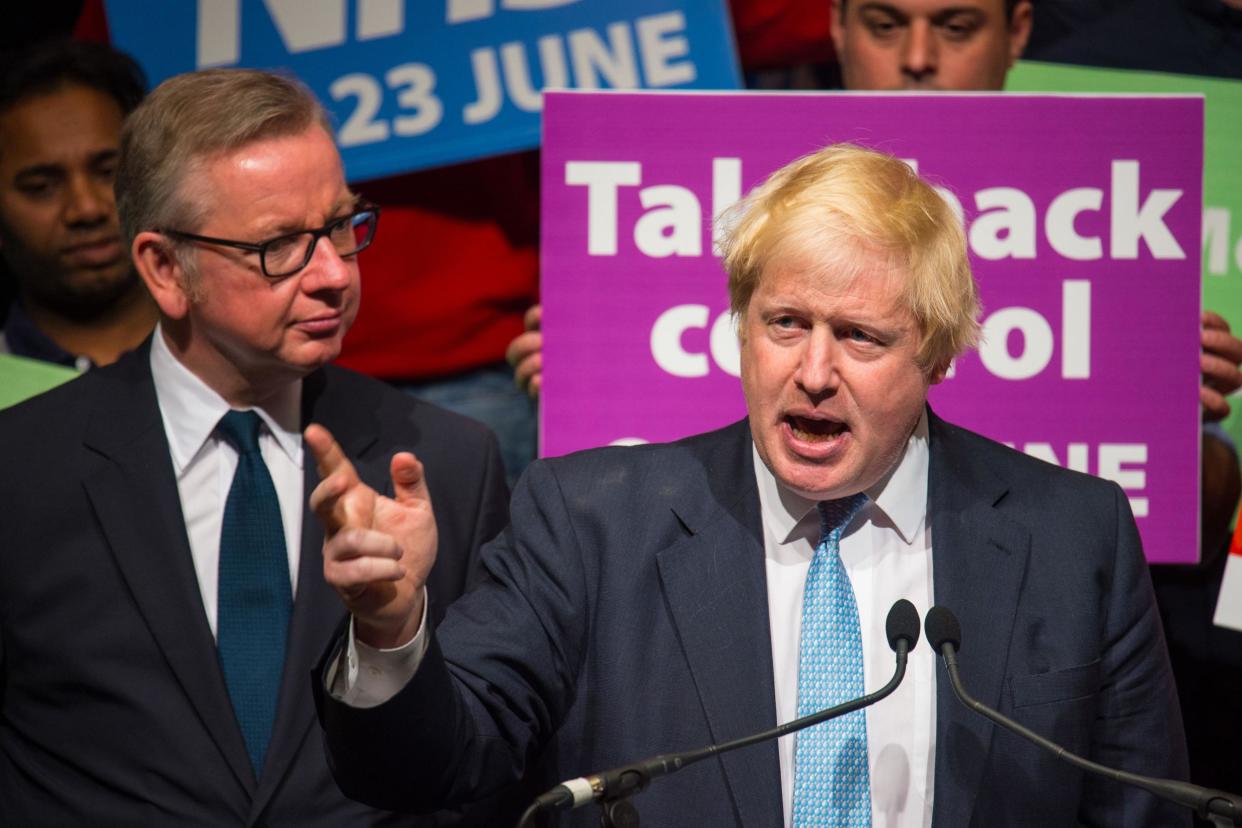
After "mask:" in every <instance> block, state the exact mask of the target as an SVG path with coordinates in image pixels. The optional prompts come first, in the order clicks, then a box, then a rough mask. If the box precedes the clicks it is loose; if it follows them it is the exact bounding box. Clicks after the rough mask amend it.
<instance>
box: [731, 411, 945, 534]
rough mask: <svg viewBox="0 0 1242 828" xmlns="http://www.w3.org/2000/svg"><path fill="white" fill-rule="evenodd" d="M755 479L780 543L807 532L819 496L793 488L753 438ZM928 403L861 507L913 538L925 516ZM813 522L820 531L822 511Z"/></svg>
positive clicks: (761, 503) (765, 517)
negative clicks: (770, 464) (768, 463)
mask: <svg viewBox="0 0 1242 828" xmlns="http://www.w3.org/2000/svg"><path fill="white" fill-rule="evenodd" d="M751 450H752V451H753V452H754V460H755V482H756V483H757V484H758V487H759V508H760V512H761V514H762V516H763V523H764V526H765V527H767V528H768V530H769V531H770V532H771V536H772V537H775V538H777V539H778V540H779V542H780V543H782V544H784V543H789V542H790V541H791V540H794V539H796V538H797V537H800V536H801V535H802V534H804V533H805V532H806V529H805V525H804V526H803V528H801V529H800V528H799V525H800V524H803V523H804V518H806V517H807V515H808V514H809V513H810V512H811V511H812V510H814V509H815V504H816V501H814V500H808V499H807V498H805V497H802V496H801V495H799V494H797V493H795V492H792V491H790V490H789V489H788V488H786V487H785V485H784V484H782V483H781V482H780V481H779V480H777V479H776V475H774V474H772V471H771V469H769V468H768V467H767V466H766V465H765V464H764V462H763V460H762V458H760V457H759V452H758V450H756V449H755V448H754V446H753V444H752V446H751ZM928 457H929V452H928V439H927V409H926V408H924V409H923V414H922V416H920V417H919V421H918V424H917V425H916V426H915V427H914V433H913V434H911V435H910V439H909V440H907V441H906V448H905V451H904V452H903V453H902V456H901V460H900V461H898V463H897V465H896V466H894V467H893V468H892V469H891V470H890V471H889V473H888V474H887V475H885V476H884V477H882V478H881V479H880V480H879V481H877V482H876V483H875V484H874V485H873V486H871V487H870V488H869V489H867V490H866V492H865V493H866V495H867V500H868V503H867V505H866V506H865V507H864V509H863V513H864V514H866V515H868V517H869V518H870V519H871V520H872V521H873V522H875V523H877V524H879V525H882V526H888V527H890V528H892V529H895V530H896V531H897V534H898V535H900V536H901V539H902V540H903V541H904V542H905V543H907V544H909V543H911V542H912V541H913V539H914V537H915V534H916V533H917V532H918V531H919V528H920V527H921V526H922V525H923V523H924V521H925V520H926V519H927V469H928ZM807 525H811V526H812V527H813V528H812V531H813V532H814V533H815V535H816V538H812V539H811V542H812V543H814V542H815V541H816V540H817V537H818V532H819V529H818V526H819V521H818V517H816V518H815V520H814V521H812V522H810V523H809V524H807Z"/></svg>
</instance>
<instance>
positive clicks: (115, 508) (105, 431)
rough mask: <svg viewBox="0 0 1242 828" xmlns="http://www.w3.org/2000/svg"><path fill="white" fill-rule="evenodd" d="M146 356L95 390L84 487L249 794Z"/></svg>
mask: <svg viewBox="0 0 1242 828" xmlns="http://www.w3.org/2000/svg"><path fill="white" fill-rule="evenodd" d="M148 355H149V346H144V347H142V348H140V349H139V350H138V351H137V352H135V353H134V354H132V355H131V356H129V357H127V358H126V359H125V360H123V361H122V362H121V363H119V364H118V365H117V366H116V367H115V368H114V369H111V371H110V373H109V374H108V377H109V382H110V384H109V386H108V387H105V388H103V389H102V390H101V393H99V394H97V395H96V402H95V405H94V410H93V412H92V415H91V421H90V424H89V426H88V428H87V432H86V437H85V441H84V442H85V447H86V450H87V452H88V454H90V453H93V454H95V455H97V456H99V457H101V458H102V462H100V463H98V464H97V465H96V466H95V467H94V468H92V469H90V470H88V471H87V472H86V474H85V475H84V478H83V486H84V487H85V489H86V494H87V496H88V497H89V498H90V500H91V503H92V505H93V507H94V510H95V514H96V516H97V518H98V520H99V523H100V526H101V527H102V529H103V534H104V537H105V539H106V541H107V543H108V546H109V548H110V549H111V551H112V554H113V556H114V557H115V559H116V563H117V567H118V568H119V569H120V572H121V575H122V577H123V578H124V579H125V581H126V583H127V584H128V586H129V589H130V591H131V593H132V594H133V597H134V602H135V604H137V607H138V611H139V612H140V613H141V614H142V616H143V618H144V619H145V620H146V623H147V626H148V627H149V628H150V630H151V635H152V637H153V638H154V639H155V642H156V645H157V646H158V647H159V648H160V650H161V651H162V652H163V654H164V657H165V658H166V659H167V661H168V664H169V667H170V669H171V670H172V673H173V675H174V676H175V677H176V680H177V682H178V683H179V684H180V685H181V688H182V689H183V690H184V692H185V694H186V695H187V696H188V697H189V699H190V702H191V704H192V705H193V707H194V709H195V711H196V712H197V714H198V716H199V718H200V720H201V721H202V724H203V727H204V728H205V729H206V730H207V732H208V733H209V734H211V738H212V739H213V740H214V741H215V743H216V745H217V746H218V747H219V749H220V752H221V753H222V754H223V756H224V758H225V760H226V761H227V763H228V765H229V767H230V769H231V770H232V771H233V774H234V776H236V777H237V780H238V782H240V783H241V785H242V786H243V787H244V788H245V789H246V790H247V791H249V790H252V789H253V788H254V784H255V780H254V773H253V771H252V770H251V768H250V760H249V759H248V758H247V754H246V746H245V743H244V741H243V740H242V735H241V731H240V729H239V728H238V726H237V722H236V719H235V717H234V715H233V707H232V704H231V702H230V701H229V696H228V690H227V689H226V688H225V686H224V679H223V676H222V675H221V672H220V667H219V662H218V661H217V659H216V646H215V640H214V639H213V638H212V635H211V628H210V627H209V626H208V624H207V614H206V612H205V610H204V609H203V602H202V597H201V594H200V592H199V587H198V577H197V575H196V574H195V572H194V565H193V559H192V557H191V554H190V544H189V540H188V538H187V536H186V532H185V522H184V520H183V519H182V515H181V501H180V497H179V495H178V491H177V480H176V477H175V475H174V473H173V468H172V461H171V459H170V458H169V449H168V441H167V438H166V436H165V434H164V425H163V421H162V420H161V418H160V413H159V407H158V404H157V401H156V398H155V386H154V385H153V383H152V381H151V372H150V362H149V357H148Z"/></svg>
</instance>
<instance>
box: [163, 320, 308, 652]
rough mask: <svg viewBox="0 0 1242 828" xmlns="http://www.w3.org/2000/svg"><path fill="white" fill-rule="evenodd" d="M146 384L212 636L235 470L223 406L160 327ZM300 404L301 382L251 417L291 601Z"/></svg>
mask: <svg viewBox="0 0 1242 828" xmlns="http://www.w3.org/2000/svg"><path fill="white" fill-rule="evenodd" d="M151 377H152V379H153V380H154V381H155V397H156V399H157V400H158V402H159V407H160V416H161V418H162V419H163V421H164V433H165V434H166V435H167V437H168V447H169V450H170V453H171V455H172V464H173V471H174V472H175V474H176V475H177V492H178V494H179V495H180V496H181V514H182V516H183V517H184V518H185V529H186V534H187V535H188V536H189V540H190V554H191V555H192V556H193V558H194V571H195V574H197V576H198V588H199V592H200V593H201V594H202V597H203V609H204V610H206V612H207V623H208V624H209V625H210V626H211V634H212V635H213V636H214V635H216V629H217V624H216V619H217V614H218V612H217V607H218V603H219V602H218V600H217V595H216V591H217V587H218V584H219V565H220V530H221V527H222V524H223V523H224V503H225V500H226V499H227V498H228V494H229V487H230V486H231V485H232V483H233V473H234V472H235V471H236V470H237V450H236V449H234V448H233V446H232V444H231V443H229V442H228V441H227V440H224V439H222V438H220V437H218V436H217V435H216V434H215V429H216V425H217V424H218V423H219V422H220V418H221V417H223V416H224V415H225V414H226V413H227V412H228V410H229V404H228V402H226V401H225V399H224V398H223V397H221V396H220V395H219V394H217V393H216V392H215V391H213V390H212V389H211V388H209V387H208V386H207V384H206V383H205V382H203V381H202V380H201V379H199V378H198V377H197V376H195V375H194V374H193V373H192V372H191V371H190V370H189V369H188V368H186V367H185V366H184V365H182V364H181V363H180V362H179V361H178V360H177V358H176V357H175V356H173V354H172V351H170V350H169V349H168V344H167V343H166V342H165V341H164V335H163V331H162V330H161V329H160V328H159V326H157V327H156V329H155V335H154V337H152V340H151ZM301 400H302V382H301V380H298V381H295V382H292V383H290V384H289V385H288V386H286V387H285V388H281V389H279V390H278V391H277V392H276V393H274V394H273V395H272V396H271V397H270V398H268V399H267V400H266V401H265V402H264V403H263V405H262V406H261V407H258V408H255V409H254V411H255V412H256V413H257V414H258V415H259V417H260V419H262V421H263V426H264V427H263V428H261V429H260V430H259V451H260V452H261V453H262V455H263V462H264V463H266V464H267V470H268V473H269V474H271V476H272V484H273V485H274V486H275V487H276V498H277V500H279V501H280V516H281V521H282V522H283V523H284V528H285V546H286V549H287V553H288V556H289V583H290V584H291V585H292V588H293V596H291V597H296V594H297V583H298V560H299V558H300V555H301V548H302V543H301V539H302V496H303V492H302V489H303V480H302V434H301V431H300V428H299V426H300V425H301V411H300V407H301Z"/></svg>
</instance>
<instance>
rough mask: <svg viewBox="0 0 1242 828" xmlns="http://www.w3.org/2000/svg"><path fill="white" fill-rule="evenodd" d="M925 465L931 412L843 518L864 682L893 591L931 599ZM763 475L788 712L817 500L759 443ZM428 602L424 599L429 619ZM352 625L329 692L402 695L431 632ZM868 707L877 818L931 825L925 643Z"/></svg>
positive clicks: (787, 747) (775, 653) (910, 827)
mask: <svg viewBox="0 0 1242 828" xmlns="http://www.w3.org/2000/svg"><path fill="white" fill-rule="evenodd" d="M752 450H753V449H752ZM927 469H928V443H927V414H926V412H924V414H923V416H922V417H921V418H920V420H919V423H918V425H917V426H916V427H915V430H914V434H913V435H912V436H911V437H910V440H909V442H908V443H907V444H906V450H905V453H904V454H903V455H902V458H901V461H900V462H899V463H898V464H897V466H896V467H894V469H893V470H892V471H891V472H889V474H888V476H887V477H885V478H884V479H883V480H881V481H880V482H878V483H877V484H876V485H875V486H873V487H872V488H871V489H869V490H868V491H867V493H866V494H867V497H868V502H867V503H866V505H864V506H863V508H862V509H860V510H859V512H858V514H857V515H855V516H854V519H853V520H852V521H850V523H849V525H848V526H846V527H845V532H844V534H843V536H842V538H841V560H842V562H843V563H844V564H845V571H846V572H847V573H848V574H849V577H850V582H851V583H852V584H853V586H854V596H855V601H856V602H857V604H858V616H859V624H860V630H861V631H862V641H863V675H864V685H865V689H866V692H868V693H870V692H872V691H874V690H877V689H879V688H880V687H882V686H883V685H885V684H887V683H888V680H889V679H890V678H892V675H893V669H894V667H895V665H896V657H895V655H894V654H893V651H892V649H891V648H890V647H889V646H888V638H887V636H886V635H885V621H886V619H887V616H888V610H889V608H890V607H892V605H893V603H894V602H895V601H896V600H897V599H899V598H905V599H906V600H908V601H910V602H911V603H912V604H914V606H915V608H917V609H918V611H919V617H920V618H922V617H923V616H924V615H926V613H927V610H928V609H929V608H931V606H932V605H933V601H932V555H931V526H930V521H929V519H928V518H929V516H928V513H927ZM755 482H756V484H757V485H758V488H759V504H760V510H761V515H762V521H763V534H764V556H765V559H766V560H765V562H766V570H767V582H768V618H769V623H770V626H771V634H772V670H773V680H774V685H775V691H776V717H777V720H778V721H779V722H782V723H783V722H788V721H792V720H793V719H796V718H797V717H798V715H797V709H798V641H799V637H800V636H801V633H802V595H803V592H804V591H805V589H806V576H807V573H808V572H809V571H810V568H811V558H812V557H813V556H814V553H815V545H816V544H817V543H818V542H819V532H820V526H819V512H818V510H817V509H816V508H815V505H816V504H815V501H812V500H805V499H803V498H801V497H799V496H798V495H795V494H793V493H792V492H789V491H787V490H785V489H784V487H783V486H781V485H780V483H778V482H777V480H776V478H775V477H774V476H773V474H772V472H771V471H769V470H768V468H767V466H765V465H764V464H763V461H762V460H760V459H759V456H758V453H756V454H755ZM425 613H426V609H425V605H424V619H423V624H424V625H425V623H426V614H425ZM350 633H351V634H350V639H349V644H348V646H347V648H346V652H345V667H346V669H344V670H338V669H337V665H338V660H335V659H334V660H333V662H332V664H331V665H330V667H329V671H328V675H327V676H326V685H327V687H328V688H329V692H331V693H332V695H333V696H335V697H336V698H338V699H340V700H341V701H343V702H345V703H346V704H349V705H351V706H354V707H374V706H376V705H379V704H382V703H383V702H385V701H387V700H388V699H390V698H392V697H393V696H394V695H396V694H397V692H398V691H400V689H401V688H402V687H403V686H405V683H406V682H407V681H409V679H410V678H411V677H412V676H413V675H414V672H415V671H416V670H417V669H418V664H419V662H420V661H421V660H422V656H423V654H424V653H425V651H426V646H427V637H426V635H425V630H424V626H421V625H420V627H419V629H418V633H417V634H416V635H415V637H414V639H413V640H412V641H410V642H409V643H408V644H406V645H404V646H403V647H398V648H395V649H392V650H377V649H375V648H372V647H368V646H366V645H365V644H363V643H362V642H359V641H357V640H356V639H355V638H354V636H353V634H352V633H353V627H352V622H351V627H350ZM866 716H867V751H868V755H869V759H870V763H871V824H872V826H874V828H930V826H931V815H932V793H933V791H934V780H935V772H936V767H935V755H936V664H935V655H934V653H932V651H931V650H930V649H929V648H928V647H927V646H925V645H924V646H920V647H916V648H915V649H914V651H913V652H911V653H910V658H909V662H908V665H907V668H906V677H905V680H904V681H903V682H902V683H901V686H900V687H898V688H897V690H896V691H895V692H894V693H893V695H891V696H889V697H888V698H887V699H884V700H883V701H881V702H879V703H877V704H875V705H873V706H871V707H869V708H867V711H866ZM796 738H797V736H796V734H794V735H790V736H786V737H784V738H782V739H781V740H780V741H779V743H778V753H779V755H780V772H781V801H782V805H783V807H784V818H785V824H786V825H789V824H790V813H791V810H792V804H793V787H794V748H795V742H794V740H795V739H796ZM635 758H637V757H635Z"/></svg>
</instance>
